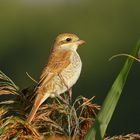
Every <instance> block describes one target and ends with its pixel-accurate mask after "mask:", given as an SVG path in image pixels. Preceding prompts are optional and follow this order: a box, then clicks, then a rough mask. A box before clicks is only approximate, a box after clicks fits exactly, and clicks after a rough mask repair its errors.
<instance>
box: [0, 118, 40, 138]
mask: <svg viewBox="0 0 140 140" xmlns="http://www.w3.org/2000/svg"><path fill="white" fill-rule="evenodd" d="M0 129H1V130H2V129H3V130H4V132H3V133H2V134H1V135H0V140H10V139H14V138H15V139H18V140H24V139H27V140H29V139H35V140H41V136H40V134H39V133H38V132H37V131H36V130H35V129H34V128H33V127H31V126H30V125H29V124H26V123H25V122H24V121H22V120H20V119H19V118H17V117H10V118H9V119H7V120H6V121H5V122H4V123H3V125H1V127H0Z"/></svg>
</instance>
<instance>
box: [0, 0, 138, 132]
mask: <svg viewBox="0 0 140 140" xmlns="http://www.w3.org/2000/svg"><path fill="white" fill-rule="evenodd" d="M64 32H68V33H75V34H77V35H78V36H79V37H80V38H81V39H83V40H85V41H86V42H87V43H86V45H84V46H81V47H80V48H79V50H78V52H79V54H80V56H81V58H82V61H83V70H82V74H81V77H80V79H79V81H78V83H77V84H76V85H75V86H74V91H73V94H74V96H78V95H81V94H82V95H84V96H87V97H92V96H96V98H95V102H96V103H98V104H102V102H103V100H104V98H105V96H106V94H107V92H108V90H109V89H110V87H111V85H112V83H113V81H114V80H115V78H116V76H117V74H118V73H119V71H120V70H121V68H122V66H123V64H124V61H125V59H126V57H119V58H116V59H114V60H112V61H111V62H110V61H108V59H109V58H110V57H111V56H112V55H114V54H118V53H130V52H131V50H132V49H133V46H135V44H136V42H137V41H138V39H139V38H140V0H104V1H103V0H102V1H101V0H69V1H68V0H11V1H8V0H1V1H0V69H1V70H2V71H3V72H4V73H6V74H7V75H8V76H9V77H11V78H12V79H13V81H15V83H16V84H17V85H18V86H19V87H20V88H25V87H28V86H31V85H33V82H32V81H31V80H30V79H29V78H28V77H27V75H26V74H25V72H28V73H29V74H30V75H32V77H34V78H35V79H37V80H38V78H39V75H40V73H41V70H42V68H43V67H44V65H45V64H46V62H47V59H48V55H49V53H50V48H51V47H52V44H53V40H54V38H55V37H56V36H57V35H58V34H59V33H64ZM139 81H140V64H139V63H137V62H135V64H134V65H133V68H132V70H131V73H130V75H129V77H128V80H127V83H126V85H125V88H124V90H123V95H122V97H121V99H120V101H119V104H118V106H117V109H116V111H115V114H114V115H113V118H112V120H111V123H110V125H109V128H108V130H107V133H108V135H115V134H126V133H131V132H134V133H139V132H140V89H139V86H140V82H139Z"/></svg>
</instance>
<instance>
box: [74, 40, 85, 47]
mask: <svg viewBox="0 0 140 140" xmlns="http://www.w3.org/2000/svg"><path fill="white" fill-rule="evenodd" d="M85 43H86V42H85V41H84V40H78V41H76V44H77V45H78V46H79V45H83V44H85Z"/></svg>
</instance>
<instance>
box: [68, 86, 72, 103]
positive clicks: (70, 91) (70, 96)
mask: <svg viewBox="0 0 140 140" xmlns="http://www.w3.org/2000/svg"><path fill="white" fill-rule="evenodd" d="M68 93H69V102H71V100H72V88H70V89H69V90H68Z"/></svg>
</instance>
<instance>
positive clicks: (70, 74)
mask: <svg viewBox="0 0 140 140" xmlns="http://www.w3.org/2000/svg"><path fill="white" fill-rule="evenodd" d="M81 68H82V62H81V59H80V56H79V54H78V53H77V52H73V53H72V56H71V64H70V65H69V66H68V67H67V68H66V69H65V70H64V71H62V73H61V74H62V77H63V78H64V81H65V83H66V85H67V86H68V88H71V87H72V86H73V85H74V84H75V83H76V81H77V80H78V78H79V76H80V73H81Z"/></svg>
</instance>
